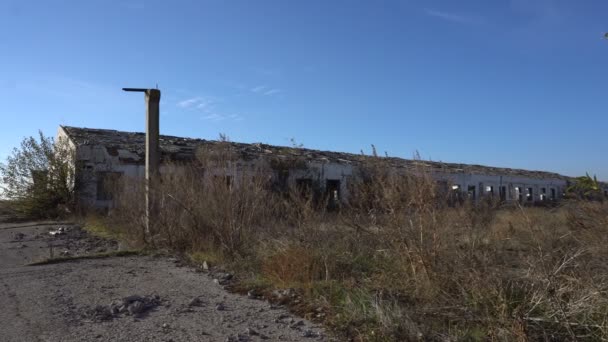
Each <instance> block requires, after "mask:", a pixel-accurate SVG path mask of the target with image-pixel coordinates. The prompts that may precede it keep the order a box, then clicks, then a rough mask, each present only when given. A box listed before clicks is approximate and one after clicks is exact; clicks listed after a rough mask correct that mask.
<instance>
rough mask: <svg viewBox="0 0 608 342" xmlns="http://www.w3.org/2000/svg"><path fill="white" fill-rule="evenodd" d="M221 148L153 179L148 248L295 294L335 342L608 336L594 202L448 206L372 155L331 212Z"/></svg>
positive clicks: (136, 194) (600, 213)
mask: <svg viewBox="0 0 608 342" xmlns="http://www.w3.org/2000/svg"><path fill="white" fill-rule="evenodd" d="M223 146H224V147H225V148H224V149H222V148H219V149H217V148H216V149H214V150H213V151H201V153H199V158H198V162H197V163H195V164H193V165H190V166H184V167H180V168H178V169H176V171H175V172H173V173H166V174H164V175H163V179H162V182H158V183H155V184H153V186H152V189H153V191H154V198H155V202H156V208H155V210H154V212H155V213H156V216H155V217H154V221H153V222H154V224H153V227H152V229H151V235H152V236H151V237H150V239H149V240H148V241H149V242H150V243H153V244H154V245H155V246H156V247H164V248H171V249H174V250H177V251H179V252H183V253H188V254H189V255H190V256H191V259H192V260H194V261H195V262H201V263H202V262H203V261H207V262H208V263H211V264H223V265H225V266H226V267H228V268H229V269H231V270H232V271H234V272H236V273H237V275H238V276H239V278H240V279H241V283H242V285H243V286H249V287H251V288H255V289H256V290H259V291H262V292H263V291H266V292H270V291H271V290H272V289H274V288H292V289H294V290H295V291H296V292H297V293H298V294H299V295H300V296H302V298H303V300H302V301H301V302H300V303H291V304H292V305H294V308H295V309H297V310H298V311H299V312H301V313H302V314H304V315H305V316H306V317H309V318H313V319H322V320H323V321H324V322H325V323H326V324H327V325H328V326H329V327H331V328H333V329H334V330H335V331H336V332H337V333H338V334H340V335H341V336H343V337H344V339H350V340H355V341H407V340H437V341H456V340H471V341H481V340H484V341H485V340H501V341H525V340H551V341H554V340H605V339H608V248H606V247H605V246H606V245H607V243H608V234H607V233H608V205H606V204H605V203H601V202H579V201H571V202H567V203H565V204H564V205H562V206H560V207H559V208H554V209H546V208H522V207H519V206H517V205H515V206H512V207H499V206H498V205H497V204H496V203H494V202H492V201H487V202H483V203H480V204H478V205H476V206H472V205H471V204H469V203H464V204H463V205H460V206H457V207H450V206H447V205H445V203H446V195H445V194H442V193H441V192H440V191H439V189H437V187H436V183H435V182H434V181H433V180H432V178H431V177H430V176H429V175H427V174H426V173H425V171H424V170H423V169H421V170H414V172H408V173H405V172H404V173H399V172H390V171H388V170H390V168H388V167H386V165H384V161H383V159H382V158H370V159H369V162H368V163H366V164H365V165H362V166H361V170H362V175H361V177H357V179H360V182H359V183H353V184H352V186H351V187H350V189H349V192H350V196H349V203H348V205H344V206H343V207H342V208H340V210H339V211H333V212H328V211H326V210H324V208H325V206H324V203H323V199H319V198H316V199H315V196H312V194H310V193H309V194H308V195H307V194H306V193H303V189H301V188H296V187H291V189H289V190H288V191H287V192H286V193H285V192H284V193H277V192H276V191H273V186H271V185H269V184H268V183H269V182H268V181H269V179H270V175H271V172H272V169H269V168H264V167H262V166H259V165H258V166H257V167H254V166H252V165H253V164H252V165H248V164H246V163H245V164H243V163H240V162H238V158H236V157H235V155H234V154H233V153H232V151H231V150H230V147H229V144H225V145H223ZM177 170H179V171H177ZM225 175H231V177H225ZM414 175H415V176H414ZM120 188H121V189H122V190H121V191H119V192H118V193H117V194H116V197H115V200H116V206H115V208H114V209H112V210H111V212H110V215H109V218H108V219H109V220H110V221H111V222H112V224H114V225H116V226H117V227H121V228H122V229H124V232H125V234H126V236H128V237H129V238H131V239H133V240H139V241H143V235H142V234H143V232H144V229H143V228H144V226H143V220H142V218H143V214H144V212H145V210H144V209H145V208H144V207H143V201H141V198H143V194H142V191H143V186H142V184H141V183H139V182H137V181H126V182H125V183H124V184H122V185H121V187H120ZM308 191H310V190H308ZM137 222H138V224H134V223H137Z"/></svg>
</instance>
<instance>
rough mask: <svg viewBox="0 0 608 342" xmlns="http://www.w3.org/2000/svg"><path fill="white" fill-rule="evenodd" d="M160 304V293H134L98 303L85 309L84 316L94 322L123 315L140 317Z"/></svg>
mask: <svg viewBox="0 0 608 342" xmlns="http://www.w3.org/2000/svg"><path fill="white" fill-rule="evenodd" d="M160 305H162V303H161V299H160V297H159V296H158V295H154V296H139V295H132V296H127V297H124V298H122V299H119V300H115V301H113V302H112V303H110V304H109V305H96V306H95V307H94V308H92V309H87V310H85V313H84V316H85V317H86V318H89V319H91V320H92V321H94V322H100V321H108V320H112V319H114V318H118V317H121V316H133V317H140V316H141V315H142V314H144V313H146V312H148V311H150V310H152V309H154V308H156V307H157V306H160Z"/></svg>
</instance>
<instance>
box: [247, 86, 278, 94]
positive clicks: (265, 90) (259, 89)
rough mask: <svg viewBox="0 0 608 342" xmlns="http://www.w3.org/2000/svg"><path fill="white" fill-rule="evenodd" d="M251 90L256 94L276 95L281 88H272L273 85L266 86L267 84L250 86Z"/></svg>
mask: <svg viewBox="0 0 608 342" xmlns="http://www.w3.org/2000/svg"><path fill="white" fill-rule="evenodd" d="M249 91H251V92H252V93H255V94H260V95H266V96H267V95H274V94H277V93H280V92H281V89H277V88H272V87H269V86H265V85H258V86H255V87H252V88H249Z"/></svg>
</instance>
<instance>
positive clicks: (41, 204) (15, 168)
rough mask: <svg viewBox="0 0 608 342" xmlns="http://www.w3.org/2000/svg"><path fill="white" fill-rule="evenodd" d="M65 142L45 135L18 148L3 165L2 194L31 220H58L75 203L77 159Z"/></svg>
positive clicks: (1, 169) (0, 175) (22, 142)
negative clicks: (57, 216) (53, 218)
mask: <svg viewBox="0 0 608 342" xmlns="http://www.w3.org/2000/svg"><path fill="white" fill-rule="evenodd" d="M73 153H74V152H73V150H72V149H71V148H70V146H69V144H68V142H67V141H66V140H64V139H62V140H60V141H58V142H55V141H54V139H53V138H52V137H46V136H45V135H44V134H43V133H42V131H39V132H38V137H37V138H35V137H28V138H24V139H23V140H22V141H21V145H20V147H19V148H17V147H16V148H14V149H13V151H12V154H11V155H10V156H8V157H7V159H6V163H0V190H1V191H0V193H1V194H2V195H3V197H5V198H6V199H8V200H9V201H10V203H11V205H12V206H13V208H14V209H15V210H17V211H18V212H20V213H21V214H25V215H27V216H31V217H48V216H56V215H58V214H59V213H60V211H62V210H60V209H69V208H71V207H72V206H73V204H74V203H73V202H74V171H75V170H74V163H73V161H74V155H73Z"/></svg>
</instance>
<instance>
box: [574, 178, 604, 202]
mask: <svg viewBox="0 0 608 342" xmlns="http://www.w3.org/2000/svg"><path fill="white" fill-rule="evenodd" d="M566 194H567V195H568V196H569V197H574V198H582V199H589V200H598V199H602V189H601V188H600V184H599V182H598V181H597V177H595V175H594V176H593V177H591V176H589V173H587V174H586V175H585V176H581V177H576V178H575V180H574V184H572V185H570V186H569V187H568V188H567V189H566Z"/></svg>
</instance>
